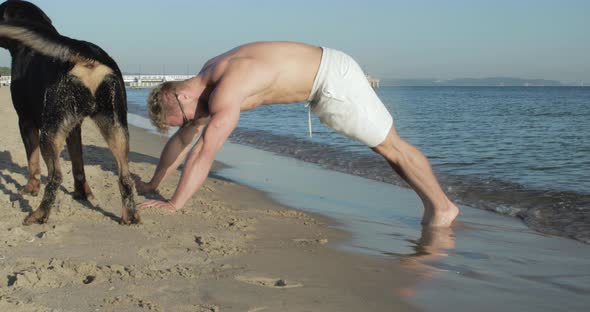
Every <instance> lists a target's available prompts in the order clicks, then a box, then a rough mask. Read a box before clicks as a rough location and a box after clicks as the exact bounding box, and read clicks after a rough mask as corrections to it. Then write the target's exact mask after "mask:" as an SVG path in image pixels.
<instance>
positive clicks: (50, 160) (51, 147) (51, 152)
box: [23, 124, 67, 225]
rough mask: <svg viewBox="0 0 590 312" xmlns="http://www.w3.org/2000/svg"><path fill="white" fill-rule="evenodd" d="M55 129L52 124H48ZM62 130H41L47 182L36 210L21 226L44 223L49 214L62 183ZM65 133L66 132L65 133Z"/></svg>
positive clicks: (63, 140)
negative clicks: (60, 162)
mask: <svg viewBox="0 0 590 312" xmlns="http://www.w3.org/2000/svg"><path fill="white" fill-rule="evenodd" d="M50 126H51V127H52V128H56V126H55V125H54V124H50ZM63 130H64V129H42V130H41V153H42V155H43V159H44V160H45V164H46V165H47V173H48V182H47V185H46V186H45V193H44V194H43V200H42V201H41V205H40V206H39V208H37V210H35V211H33V212H31V213H30V214H29V216H28V217H26V218H25V220H24V222H23V224H25V225H29V224H33V223H45V222H47V218H48V217H49V213H50V212H51V207H52V206H53V204H54V202H55V197H56V196H57V190H58V189H59V186H60V185H61V182H62V173H61V167H60V164H59V154H60V152H61V150H62V148H63V146H64V142H65V136H66V135H65V134H64V132H65V131H63ZM65 133H67V132H65Z"/></svg>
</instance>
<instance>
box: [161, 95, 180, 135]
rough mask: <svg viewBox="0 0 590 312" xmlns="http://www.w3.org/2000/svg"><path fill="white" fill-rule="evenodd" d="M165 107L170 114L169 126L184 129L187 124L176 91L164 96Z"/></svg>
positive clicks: (168, 118)
mask: <svg viewBox="0 0 590 312" xmlns="http://www.w3.org/2000/svg"><path fill="white" fill-rule="evenodd" d="M164 105H165V106H166V110H167V112H168V114H167V115H168V117H167V118H166V122H167V123H168V125H170V126H173V127H182V126H183V125H184V124H185V118H183V114H182V111H181V106H180V105H181V104H180V101H179V99H178V96H177V95H176V94H175V92H174V91H169V92H166V93H165V94H164Z"/></svg>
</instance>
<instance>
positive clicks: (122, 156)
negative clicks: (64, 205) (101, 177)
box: [0, 0, 140, 225]
mask: <svg viewBox="0 0 590 312" xmlns="http://www.w3.org/2000/svg"><path fill="white" fill-rule="evenodd" d="M0 46H1V47H3V48H5V49H8V50H9V51H10V54H11V56H12V66H11V67H12V81H11V86H10V90H11V94H12V101H13V104H14V108H15V109H16V111H17V113H18V118H19V128H20V133H21V136H22V140H23V143H24V145H25V150H26V153H27V160H28V181H27V184H26V186H24V187H23V189H22V190H21V193H24V194H31V195H33V196H36V195H37V193H38V192H39V189H40V185H41V182H40V179H39V177H40V168H39V154H40V153H41V155H42V157H43V160H44V161H45V163H46V165H47V169H48V183H47V185H46V186H45V192H44V195H43V199H42V201H41V204H40V206H39V207H38V208H37V209H36V210H34V211H33V212H31V213H30V214H29V216H27V217H26V218H25V220H24V224H27V225H28V224H32V223H45V222H47V218H48V217H49V214H50V212H51V208H52V206H53V205H54V204H55V197H56V193H57V190H58V188H59V186H60V185H61V183H62V172H61V167H60V157H59V155H60V152H61V150H62V149H63V146H64V143H65V144H67V147H68V152H69V155H70V158H71V161H72V172H73V176H74V197H77V198H79V199H88V198H92V197H93V194H92V191H91V190H90V187H89V185H88V182H87V181H86V176H85V173H84V162H83V158H82V138H81V127H80V126H81V123H82V121H83V119H84V118H85V117H90V118H91V119H92V120H94V121H95V123H96V124H97V126H98V128H99V129H100V131H101V134H102V135H103V137H104V138H105V140H106V141H107V143H108V146H109V148H110V149H111V151H112V153H113V155H114V156H115V159H116V161H117V166H118V174H119V189H120V192H121V197H122V202H123V212H122V216H121V223H123V224H130V223H138V222H139V220H140V219H139V214H138V212H137V210H136V207H135V199H134V184H133V181H132V179H131V177H130V173H129V167H128V154H129V132H128V128H127V97H126V93H125V86H124V82H123V77H122V74H121V72H120V70H119V68H118V66H117V64H116V63H115V61H114V60H113V59H112V58H111V57H110V56H109V55H108V54H107V53H106V52H105V51H103V50H102V49H101V48H100V47H98V46H96V45H94V44H92V43H90V42H85V41H80V40H75V39H71V38H68V37H65V36H62V35H60V34H59V33H58V32H57V30H56V29H55V28H54V27H53V25H52V22H51V20H50V19H49V17H48V16H47V15H46V14H45V13H44V12H43V11H42V10H41V9H40V8H38V7H37V6H36V5H34V4H32V3H30V2H27V1H20V0H8V1H6V2H4V3H2V4H1V5H0Z"/></svg>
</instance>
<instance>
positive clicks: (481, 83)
mask: <svg viewBox="0 0 590 312" xmlns="http://www.w3.org/2000/svg"><path fill="white" fill-rule="evenodd" d="M381 85H382V86H408V87H410V86H412V87H434V86H449V87H459V86H465V87H504V86H505V87H530V86H551V87H553V86H564V84H563V83H561V82H560V81H557V80H546V79H522V78H513V77H490V78H457V79H445V80H441V79H430V78H426V79H387V78H383V79H381Z"/></svg>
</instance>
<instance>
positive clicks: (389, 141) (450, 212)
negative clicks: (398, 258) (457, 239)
mask: <svg viewBox="0 0 590 312" xmlns="http://www.w3.org/2000/svg"><path fill="white" fill-rule="evenodd" d="M373 151H375V152H376V153H378V154H380V155H381V156H383V157H384V158H385V159H386V160H387V161H388V162H389V165H390V166H391V167H392V168H393V170H395V172H397V174H399V175H400V176H401V177H402V178H403V179H404V180H405V181H406V182H407V183H408V184H409V185H410V186H411V187H412V188H413V189H414V190H415V191H416V193H418V196H420V198H421V199H422V202H423V203H424V216H423V218H422V224H424V225H430V226H450V225H451V223H452V222H453V220H455V218H456V217H457V215H458V214H459V209H458V208H457V206H455V205H454V204H453V203H452V202H451V201H450V200H449V199H448V198H447V196H446V195H445V193H444V192H443V191H442V189H441V187H440V185H439V184H438V182H437V181H436V177H435V176H434V174H433V173H432V168H430V164H429V163H428V160H427V159H426V157H425V156H424V154H422V153H421V152H420V151H419V150H418V149H417V148H416V147H414V146H413V145H411V144H410V143H408V142H406V141H404V140H403V139H402V138H400V137H399V136H398V135H397V132H396V131H395V129H394V128H393V127H391V130H389V133H388V134H387V137H386V138H385V140H384V141H383V143H381V144H379V145H377V146H375V147H374V148H373Z"/></svg>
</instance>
